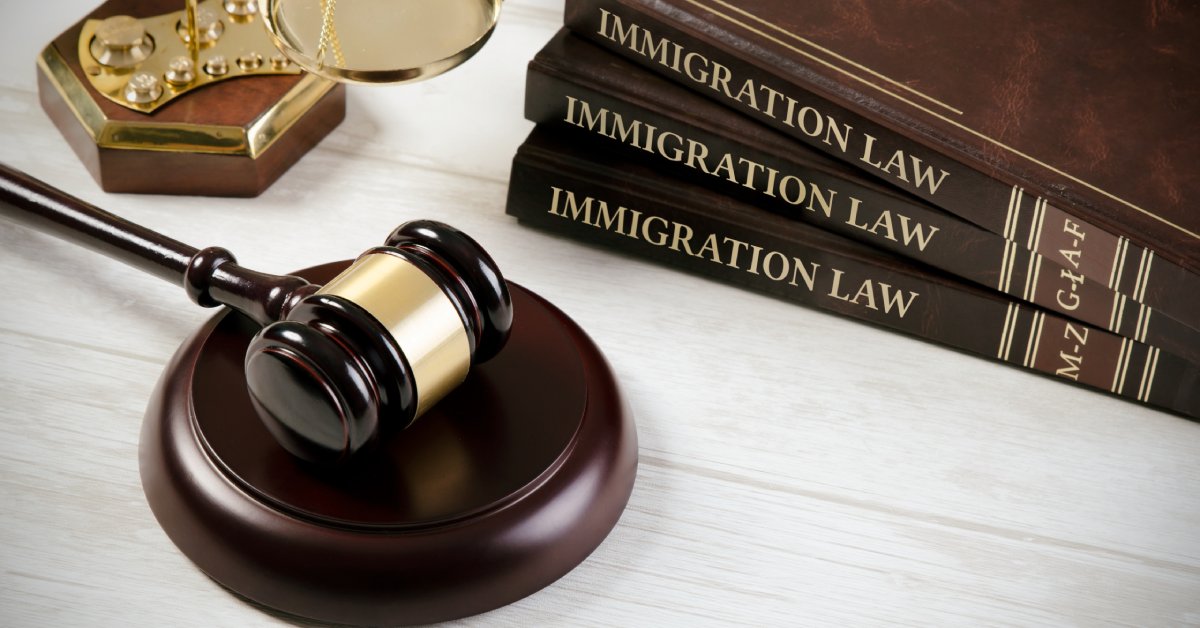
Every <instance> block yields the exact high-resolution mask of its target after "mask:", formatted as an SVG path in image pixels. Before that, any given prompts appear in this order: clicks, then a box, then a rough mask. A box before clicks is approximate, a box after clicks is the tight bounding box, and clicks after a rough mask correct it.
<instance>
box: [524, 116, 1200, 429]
mask: <svg viewBox="0 0 1200 628" xmlns="http://www.w3.org/2000/svg"><path fill="white" fill-rule="evenodd" d="M611 149H612V147H611V146H609V145H606V144H604V143H599V142H598V141H597V140H595V139H594V138H589V137H580V136H579V135H578V134H575V135H574V136H571V137H568V136H567V134H565V133H563V132H561V131H558V130H552V129H547V128H545V127H540V126H539V127H538V128H537V129H535V130H534V132H533V133H532V134H531V135H530V137H529V138H528V139H527V140H526V142H525V144H524V145H522V146H521V148H520V149H519V150H518V152H517V155H516V157H515V158H514V159H513V170H512V177H511V179H510V182H509V194H508V205H507V211H508V213H509V214H510V215H512V216H515V217H517V218H518V219H520V220H521V222H522V223H525V224H528V225H531V226H535V227H539V228H542V229H546V230H549V231H552V232H554V233H558V234H562V235H565V236H568V237H572V238H576V239H578V240H581V241H584V242H589V243H594V244H597V245H601V246H607V247H612V248H615V249H618V250H621V251H626V252H628V253H631V254H634V255H638V256H642V257H646V258H649V259H651V260H655V261H658V262H660V263H662V264H664V265H669V266H673V267H676V268H679V269H682V270H687V271H689V272H694V273H698V274H701V275H704V276H707V277H710V278H713V279H716V280H718V281H722V282H726V283H730V284H734V285H739V286H743V287H746V288H749V289H751V290H755V291H758V292H762V293H765V294H769V295H773V296H777V297H780V298H784V299H787V300H790V301H793V302H796V303H800V304H805V305H809V306H812V307H817V308H820V309H823V310H828V311H831V312H836V313H839V314H843V315H845V316H849V317H852V318H855V319H858V320H862V321H866V322H870V323H874V324H878V325H881V326H883V327H887V328H889V329H893V330H897V331H902V332H905V333H908V334H912V335H914V336H917V337H920V338H924V339H927V340H931V341H934V342H938V343H941V344H945V345H948V346H951V347H955V348H957V349H961V350H964V351H967V352H970V353H973V354H976V355H979V356H983V357H989V358H995V359H999V360H1001V361H1003V362H1006V363H1008V364H1012V365H1016V366H1021V367H1025V368H1028V369H1032V370H1034V371H1037V372H1040V373H1043V374H1046V375H1050V376H1052V377H1055V378H1056V379H1060V380H1063V381H1066V382H1072V383H1077V384H1082V385H1084V386H1088V387H1091V388H1095V389H1099V390H1104V391H1109V392H1112V393H1114V394H1117V395H1119V396H1122V397H1124V398H1126V399H1130V400H1134V401H1138V402H1141V403H1146V404H1149V405H1152V406H1156V407H1159V408H1163V409H1167V410H1171V411H1174V412H1179V413H1182V414H1184V415H1187V416H1189V417H1192V418H1200V367H1197V366H1196V365H1195V364H1192V363H1190V362H1188V361H1186V360H1183V359H1182V358H1179V357H1178V356H1175V355H1173V354H1171V353H1168V352H1165V351H1161V350H1159V349H1158V348H1155V347H1152V346H1149V345H1146V344H1143V343H1139V342H1136V341H1133V340H1130V339H1128V338H1123V337H1121V336H1118V335H1116V334H1113V333H1110V332H1108V331H1105V330H1103V329H1099V328H1096V327H1093V326H1090V325H1087V324H1084V323H1080V322H1077V321H1073V320H1070V319H1067V318H1064V317H1062V316H1058V315H1056V314H1053V313H1049V312H1046V311H1045V310H1042V309H1041V308H1038V307H1035V306H1029V305H1027V304H1021V303H1019V302H1017V301H1015V300H1013V299H1010V298H1008V297H1006V296H1004V295H1001V294H999V293H998V292H996V291H994V290H988V289H985V288H980V287H977V286H974V285H971V284H967V283H964V282H962V281H961V280H959V279H957V278H955V277H953V276H950V275H948V274H947V273H943V272H940V271H937V270H936V269H931V268H928V267H924V266H921V265H918V264H914V263H912V262H910V261H908V260H906V259H904V258H902V257H900V256H898V255H895V254H892V253H888V252H886V251H881V250H879V249H876V248H873V247H870V246H867V245H864V244H860V243H858V242H854V241H851V240H847V239H846V238H843V237H841V236H838V235H836V234H833V233H830V232H828V231H825V230H823V229H818V228H816V227H814V226H812V225H808V224H805V223H802V222H799V221H795V220H790V219H787V218H783V217H780V216H777V215H774V214H770V213H767V212H763V211H758V210H755V209H754V208H753V207H752V206H749V205H747V204H745V203H743V202H741V201H738V200H736V199H734V198H732V197H728V196H724V195H722V194H719V193H717V192H714V191H713V190H711V189H709V188H708V187H706V186H701V185H696V184H693V183H689V182H687V181H684V180H682V179H675V178H672V177H669V176H665V175H663V174H662V173H661V172H659V171H658V169H655V168H653V167H649V166H646V165H643V164H638V163H636V162H632V161H630V160H628V159H626V158H625V156H624V155H616V154H613V151H612V150H611ZM776 331H778V330H776Z"/></svg>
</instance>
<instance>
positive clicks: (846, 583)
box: [0, 0, 1200, 626]
mask: <svg viewBox="0 0 1200 628" xmlns="http://www.w3.org/2000/svg"><path fill="white" fill-rule="evenodd" d="M44 9H45V7H43V6H40V5H35V4H26V3H20V4H18V3H8V4H5V5H4V6H3V8H0V16H2V17H3V19H0V42H3V43H0V50H3V51H4V54H3V55H0V138H3V141H0V160H2V161H4V162H6V163H9V164H11V165H13V166H16V167H18V168H21V169H24V170H26V171H28V172H29V173H31V174H33V175H34V176H36V177H39V178H42V179H44V180H47V181H50V182H52V183H54V184H56V185H58V186H60V187H62V188H64V189H66V190H67V191H68V192H71V193H72V194H75V195H77V196H80V197H82V198H84V199H85V200H88V201H90V202H92V203H95V204H97V205H99V206H101V207H104V208H106V209H108V210H110V211H113V212H115V213H118V214H120V215H122V216H124V217H126V218H129V219H131V220H134V221H136V222H139V223H142V224H145V225H147V226H149V227H151V228H155V229H159V230H161V231H163V232H164V233H166V234H167V235H170V236H172V237H174V238H176V239H179V240H182V241H185V242H187V243H189V244H192V245H195V246H201V247H203V246H208V245H221V246H225V247H227V248H229V249H230V250H231V251H233V252H234V253H235V254H237V255H238V258H239V260H240V261H241V262H242V263H244V264H245V265H247V266H250V267H253V268H261V269H263V270H268V271H276V272H285V271H288V270H290V269H294V268H298V267H304V266H310V265H313V264H317V263H321V262H325V261H330V260H335V259H342V258H347V257H352V256H354V255H357V254H358V253H360V252H362V251H363V250H365V249H366V248H369V247H371V246H374V245H376V244H378V243H380V242H381V241H382V239H383V238H384V237H386V235H387V234H388V233H389V232H390V230H391V229H392V228H393V227H394V226H396V225H397V224H399V223H400V222H403V221H405V220H410V219H414V218H436V219H439V220H444V221H446V222H449V223H451V224H453V225H456V226H458V227H460V228H462V229H463V230H465V231H467V232H468V233H470V234H472V235H473V236H474V237H476V239H478V240H479V241H480V242H481V243H482V244H483V245H484V246H485V247H487V248H488V250H489V251H491V252H492V254H493V255H494V257H495V258H496V260H497V262H498V263H499V264H500V265H501V267H502V268H503V269H504V270H505V272H506V274H508V275H509V276H511V277H512V278H514V279H515V280H517V281H519V282H521V283H522V284H524V285H526V286H528V287H530V288H531V289H533V290H534V291H536V292H538V293H540V294H541V295H542V296H544V297H546V298H548V299H550V300H551V301H553V302H554V303H555V304H556V305H558V306H559V307H560V308H562V309H563V310H564V311H565V312H567V313H568V314H569V315H571V316H572V317H574V318H575V319H576V320H577V321H578V322H579V323H580V325H582V326H583V328H584V329H586V330H587V331H588V332H589V333H590V334H591V336H592V337H593V339H594V340H595V341H596V342H597V344H598V345H599V346H600V347H601V348H602V349H603V350H604V351H605V352H606V354H607V356H608V358H609V360H610V362H611V363H612V366H613V368H614V370H615V372H616V373H617V375H618V377H619V378H620V379H621V381H622V383H623V385H624V387H625V392H626V393H627V396H628V398H629V400H630V403H631V406H632V409H633V411H634V414H635V417H636V420H637V425H638V430H639V437H640V442H641V470H640V473H639V477H638V484H637V485H636V487H635V488H634V493H633V498H632V500H631V502H630V505H629V508H628V510H627V511H626V512H625V514H624V516H623V518H622V519H621V521H620V523H619V524H618V525H617V527H616V529H615V530H614V532H613V534H612V536H611V537H610V538H609V539H608V540H607V541H606V542H605V543H604V544H603V545H601V546H600V548H599V549H598V550H597V551H596V553H595V554H593V555H592V556H591V558H589V559H588V560H587V561H586V562H585V563H584V564H583V565H582V566H580V567H579V568H578V569H576V570H575V571H573V572H572V573H570V574H568V575H567V576H566V577H564V578H563V579H562V580H560V581H558V582H557V583H555V584H553V585H551V586H550V587H548V588H547V589H545V590H543V591H541V592H539V593H537V594H534V595H533V596H531V597H529V598H526V599H524V600H522V601H520V602H518V603H516V604H513V605H512V606H509V607H507V608H503V609H500V610H497V611H494V612H491V613H488V614H486V615H483V616H479V617H475V618H471V619H467V620H464V621H462V622H460V623H461V624H462V625H472V626H474V625H486V626H530V625H568V626H635V625H687V626H697V625H731V624H733V625H752V626H764V625H789V626H790V625H875V624H901V625H921V626H926V625H978V624H991V625H995V624H1003V625H1047V624H1050V625H1053V624H1059V625H1062V624H1068V625H1101V624H1115V625H1142V626H1145V625H1187V624H1192V625H1197V624H1200V425H1198V424H1196V423H1193V422H1189V421H1187V420H1184V419H1181V418H1178V417H1176V416H1171V415H1167V414H1163V413H1159V412H1154V411H1152V410H1149V409H1146V408H1142V407H1138V406H1136V405H1134V404H1132V403H1127V402H1123V401H1120V400H1118V399H1115V398H1111V397H1108V396H1105V395H1101V394H1096V393H1092V392H1088V391H1085V390H1082V389H1080V388H1075V387H1071V386H1067V385H1064V384H1063V383H1061V382H1058V381H1052V380H1050V379H1047V378H1043V377H1038V376H1035V375H1031V374H1027V373H1024V372H1020V371H1018V370H1016V369H1012V368H1007V367H1004V366H1001V365H999V364H995V363H992V362H989V361H986V360H981V359H978V358H974V357H971V356H967V355H963V354H959V353H955V352H953V351H948V350H946V349H942V348H939V347H935V346H933V345H930V344H926V343H923V342H920V341H917V340H912V339H909V338H904V337H900V336H897V335H894V334H890V333H887V332H884V331H881V330H878V329H874V328H870V327H866V326H864V325H860V324H857V323H854V322H852V321H849V320H845V319H842V318H837V317H834V316H830V315H826V314H822V313H819V312H816V311H813V310H807V309H802V308H798V307H795V306H792V305H789V304H786V303H783V302H781V301H776V300H772V299H769V298H764V297H759V296H756V295H753V294H750V293H748V292H745V291H740V290H737V289H733V288H727V287H724V286H720V285H717V284H714V283H710V282H706V281H704V280H702V279H699V278H695V277H690V276H686V275H683V274H681V273H677V272H673V271H671V270H668V269H665V268H660V267H657V266H653V265H650V264H647V263H643V262H640V261H637V260H633V259H628V258H624V257H620V256H618V255H614V254H611V253H608V252H605V251H601V250H599V249H595V248H589V247H585V246H580V245H578V244H575V243H573V242H568V241H566V240H562V239H557V238H554V237H552V236H549V235H546V234H543V233H539V232H535V231H531V230H528V229H524V228H522V227H519V226H517V225H516V223H515V221H514V220H512V219H510V218H508V217H507V216H505V215H504V199H505V192H506V180H507V176H508V169H509V160H510V159H511V157H512V155H513V153H514V152H515V150H516V147H517V145H518V144H519V143H520V141H521V140H522V139H523V137H524V135H525V134H526V133H527V132H528V130H529V129H530V124H529V123H527V122H524V121H523V120H522V118H521V110H522V97H523V79H524V72H525V70H524V67H525V63H526V62H527V61H528V60H529V59H530V58H532V56H533V54H534V52H536V50H537V49H538V48H539V47H540V46H541V44H542V43H544V42H545V41H546V40H547V39H549V37H550V36H551V35H552V34H553V33H554V31H555V30H556V29H557V28H558V26H559V24H560V23H561V12H562V3H561V1H560V0H510V2H507V3H506V4H505V7H504V10H503V11H504V13H503V15H502V17H501V21H500V24H499V26H498V27H497V31H496V34H495V36H494V37H493V39H492V41H491V42H490V43H489V44H488V45H487V46H486V47H485V48H484V49H483V51H482V52H481V53H480V54H479V55H478V56H477V57H476V58H475V59H473V60H472V61H470V62H468V63H467V64H465V65H464V66H463V67H461V68H459V69H458V70H455V71H454V72H452V73H450V74H447V75H446V76H444V77H440V78H438V79H435V80H433V81H429V82H426V83H421V84H418V85H412V86H406V87H377V88H364V87H354V88H351V89H350V91H349V95H348V98H349V103H348V113H347V119H346V121H345V123H343V124H342V126H340V127H339V128H338V129H337V130H335V131H334V132H333V133H332V134H331V135H330V136H329V137H328V138H327V139H326V140H325V141H324V142H323V143H322V144H320V145H319V146H318V147H317V149H316V150H314V151H313V152H312V153H310V154H309V155H308V156H306V157H305V158H303V159H302V160H301V161H300V162H299V163H298V164H297V165H296V166H295V167H294V168H293V169H292V170H291V171H289V172H288V173H287V174H285V175H284V176H283V177H282V178H281V179H280V180H279V181H278V182H277V183H276V184H275V185H274V186H273V187H272V188H270V189H269V190H267V192H266V193H264V194H263V195H262V196H261V197H259V198H257V199H253V200H246V199H212V198H198V197H162V196H130V195H116V194H106V193H104V192H101V191H100V189H99V187H98V186H97V185H96V183H95V182H94V181H93V180H92V178H91V177H90V175H88V173H87V172H86V171H85V170H84V168H83V167H82V165H81V164H80V163H79V162H78V161H77V160H76V159H75V156H74V154H73V153H72V152H71V150H70V148H69V147H68V146H67V144H66V142H65V140H63V138H62V137H61V136H60V135H59V133H58V132H57V130H56V129H55V128H54V127H53V125H51V123H50V121H49V120H48V119H47V117H46V116H45V114H44V113H43V112H42V111H41V109H40V107H39V106H38V104H37V96H36V92H35V75H34V58H35V56H36V54H37V52H38V51H39V50H40V48H41V47H42V46H44V45H45V44H46V43H47V42H49V41H50V40H51V39H52V38H53V37H55V36H56V35H57V34H58V33H59V32H60V31H61V30H62V29H63V28H65V27H66V26H67V25H69V24H70V23H71V22H73V21H74V20H76V19H77V18H78V16H81V15H83V14H85V13H87V12H88V11H89V10H91V5H90V4H89V3H88V2H86V1H81V0H70V1H67V0H63V1H61V2H57V3H54V10H52V11H51V10H44ZM0 294H3V295H4V297H5V299H4V300H5V303H4V307H3V308H2V309H0V504H2V506H0V625H5V626H142V625H144V626H247V625H256V626H261V625H287V624H289V623H290V621H291V620H289V619H287V618H282V617H278V616H276V615H272V614H269V613H266V612H264V611H263V610H261V609H259V608H257V607H255V606H252V605H250V604H248V603H246V602H244V601H242V600H240V599H238V598H236V597H234V596H232V595H231V594H229V593H228V592H226V591H225V590H223V589H222V588H221V587H219V586H218V585H216V584H215V583H214V582H212V581H211V580H209V579H208V578H207V577H205V576H204V574H203V573H201V572H200V571H199V570H197V569H196V568H195V567H193V566H192V565H191V563H189V562H188V561H187V559H185V558H184V557H183V556H182V555H181V554H180V553H179V552H178V551H177V550H176V549H175V547H174V546H173V545H172V544H171V542H170V541H169V540H168V539H167V538H166V536H165V535H164V534H163V533H162V531H161V530H160V529H159V527H158V525H157V524H156V523H155V521H154V518H153V516H152V515H151V514H150V511H149V509H148V507H147V506H146V503H145V499H144V497H143V495H142V491H141V487H140V486H139V482H138V471H137V439H138V432H139V429H140V422H141V415H142V412H143V410H144V407H145V403H146V401H147V399H148V397H149V395H150V391H151V389H152V388H153V386H154V382H155V380H156V379H157V377H158V375H159V373H160V372H161V369H162V367H163V366H164V364H165V363H166V362H167V360H168V359H169V357H170V356H171V354H172V352H173V351H174V350H175V348H176V347H177V345H178V344H179V343H180V342H181V341H182V340H183V339H184V338H185V337H186V336H187V335H188V333H189V332H190V331H192V330H193V329H194V328H195V327H196V326H198V325H199V324H200V322H201V321H202V320H204V318H205V317H206V316H207V315H208V314H209V313H208V312H206V311H204V310H201V309H200V308H197V307H195V306H193V305H192V304H191V303H190V302H188V300H187V298H186V297H185V296H184V294H183V291H182V290H181V289H180V288H178V287H174V286H170V285H168V284H165V283H162V282H160V281H159V280H157V279H154V278H153V277H150V276H148V275H141V274H139V273H137V272H136V271H133V270H132V269H129V268H126V267H124V266H121V265H120V264H118V263H116V262H112V261H109V260H107V259H104V258H100V257H98V256H96V255H94V254H92V253H90V252H88V251H85V250H82V249H78V248H75V247H73V246H71V245H68V244H65V243H63V242H60V241H58V240H54V239H53V238H51V237H49V236H45V235H42V234H37V233H33V232H30V231H28V230H26V229H23V228H18V227H15V226H12V225H9V224H3V225H0Z"/></svg>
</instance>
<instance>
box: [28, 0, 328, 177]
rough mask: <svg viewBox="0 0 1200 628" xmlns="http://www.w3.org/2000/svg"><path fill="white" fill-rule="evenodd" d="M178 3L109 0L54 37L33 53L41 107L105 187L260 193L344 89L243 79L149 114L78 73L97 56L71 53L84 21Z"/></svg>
mask: <svg viewBox="0 0 1200 628" xmlns="http://www.w3.org/2000/svg"><path fill="white" fill-rule="evenodd" d="M178 4H179V3H178V2H177V1H174V0H157V1H154V2H145V1H138V0H110V1H109V2H106V3H104V4H103V5H101V6H100V7H99V8H97V9H96V10H95V11H93V12H92V13H91V14H90V15H88V16H86V17H85V18H84V19H83V20H80V21H79V22H78V23H76V24H75V25H73V26H72V27H71V28H69V29H67V31H66V32H64V33H63V34H61V35H59V37H58V38H56V39H55V40H54V41H53V42H51V43H50V45H49V46H47V47H46V49H45V50H43V51H42V54H41V56H40V57H39V58H38V64H37V65H38V92H39V94H40V97H41V102H42V107H43V108H44V109H45V110H46V113H47V114H49V116H50V118H51V120H53V122H54V124H55V125H56V126H57V127H58V128H59V130H60V131H61V132H62V134H63V136H64V137H65V138H66V139H67V142H68V143H69V144H70V145H71V147H72V148H73V149H74V150H75V153H76V154H77V155H78V156H79V158H80V159H81V160H82V161H83V163H84V165H85V166H86V167H87V169H88V171H90V172H91V173H92V176H93V177H95V178H96V181H97V182H99V183H100V186H101V187H102V188H103V189H104V190H105V191H108V192H134V193H146V194H196V195H206V196H257V195H259V194H261V193H262V192H263V190H265V189H266V188H267V187H268V186H270V185H271V183H273V182H274V181H275V180H276V179H278V178H279V176H280V175H282V174H283V173H284V171H286V170H287V169H288V168H289V167H291V166H292V164H294V163H296V161H297V160H299V159H300V157H301V156H303V155H304V153H306V152H307V151H308V150H309V149H311V148H312V147H313V146H315V145H316V144H317V142H319V141H320V140H321V139H322V138H323V137H325V135H327V134H328V133H329V132H330V131H332V130H333V129H334V128H335V127H337V125H338V124H339V123H341V121H342V119H343V118H344V117H345V113H346V96H345V94H346V92H345V87H344V86H342V85H340V84H335V83H332V82H329V81H326V80H325V79H321V78H319V77H316V76H312V75H300V76H261V77H248V78H243V79H236V80H232V81H227V82H224V83H218V84H214V85H210V86H208V87H205V88H203V89H200V90H197V91H195V92H193V93H190V94H187V95H186V96H184V97H181V98H179V99H178V100H176V101H174V102H171V103H170V104H168V105H166V106H164V107H162V108H160V109H158V110H157V111H155V112H154V113H153V114H144V113H140V112H137V111H133V110H130V109H126V108H124V107H121V106H120V105H118V104H116V103H113V102H111V101H109V100H108V99H106V98H104V97H103V96H101V95H100V94H99V93H97V92H96V91H95V90H94V89H93V88H92V86H91V85H90V84H89V82H88V81H87V80H86V79H85V75H84V72H86V71H87V69H88V66H92V65H95V62H94V60H92V59H83V60H81V59H80V58H79V53H78V47H79V46H78V40H79V34H80V31H81V28H82V25H83V23H84V21H86V20H87V19H89V18H91V19H103V18H105V17H109V16H113V15H122V14H124V15H134V17H143V16H144V15H155V14H159V13H165V12H168V11H172V10H175V9H177V8H178ZM268 52H271V51H263V53H264V54H265V53H268Z"/></svg>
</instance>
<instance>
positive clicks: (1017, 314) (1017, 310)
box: [1004, 303, 1021, 362]
mask: <svg viewBox="0 0 1200 628" xmlns="http://www.w3.org/2000/svg"><path fill="white" fill-rule="evenodd" d="M1020 318H1021V306H1020V305H1017V304H1015V303H1014V304H1013V317H1012V324H1011V325H1009V330H1008V340H1007V341H1005V343H1004V360H1005V361H1006V362H1007V361H1008V356H1010V355H1011V354H1012V343H1013V339H1014V338H1016V336H1017V321H1018V320H1020Z"/></svg>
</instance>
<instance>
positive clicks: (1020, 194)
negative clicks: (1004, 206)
mask: <svg viewBox="0 0 1200 628" xmlns="http://www.w3.org/2000/svg"><path fill="white" fill-rule="evenodd" d="M1024 201H1025V188H1017V201H1016V203H1014V204H1013V224H1012V232H1010V233H1007V234H1005V236H1004V237H1006V238H1008V239H1009V240H1016V239H1017V225H1020V224H1021V203H1023V202H1024Z"/></svg>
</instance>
